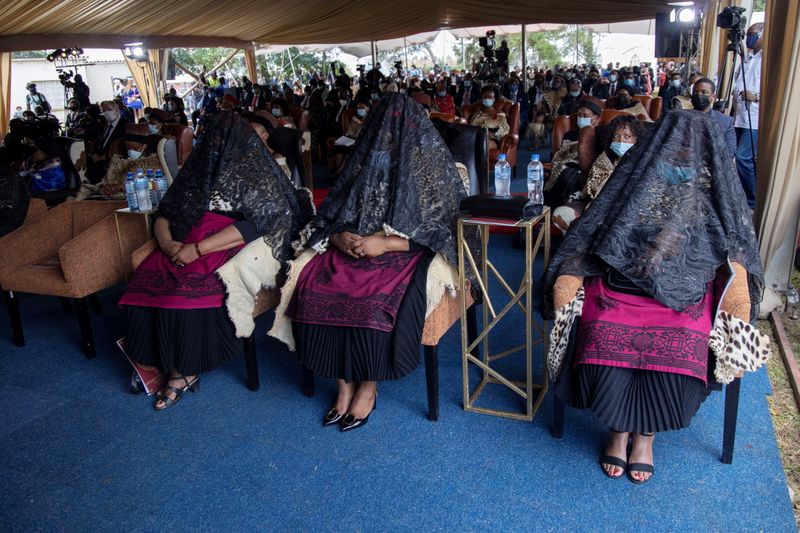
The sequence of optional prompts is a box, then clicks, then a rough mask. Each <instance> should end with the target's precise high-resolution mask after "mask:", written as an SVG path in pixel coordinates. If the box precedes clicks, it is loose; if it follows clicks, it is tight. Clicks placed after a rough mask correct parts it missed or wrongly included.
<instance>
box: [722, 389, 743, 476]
mask: <svg viewBox="0 0 800 533" xmlns="http://www.w3.org/2000/svg"><path fill="white" fill-rule="evenodd" d="M740 386H741V379H739V378H735V379H734V380H733V381H732V382H730V383H729V384H728V385H727V386H726V387H725V427H724V429H723V432H722V459H721V460H722V462H723V463H725V464H726V465H729V464H731V463H732V462H733V445H734V441H735V440H736V418H737V417H738V416H739V389H740Z"/></svg>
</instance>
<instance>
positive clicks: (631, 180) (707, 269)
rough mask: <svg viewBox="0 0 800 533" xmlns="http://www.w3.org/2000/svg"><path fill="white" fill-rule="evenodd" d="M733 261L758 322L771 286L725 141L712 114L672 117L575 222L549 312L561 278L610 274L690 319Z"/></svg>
mask: <svg viewBox="0 0 800 533" xmlns="http://www.w3.org/2000/svg"><path fill="white" fill-rule="evenodd" d="M728 260H730V261H733V262H738V263H740V264H741V265H742V266H743V267H744V268H745V269H746V270H747V272H748V274H749V279H748V282H749V286H750V300H751V302H752V308H751V318H752V317H754V316H755V314H756V313H757V309H758V303H759V302H760V301H761V297H762V294H763V287H764V277H763V274H762V269H761V261H760V258H759V254H758V244H757V242H756V234H755V230H754V229H753V222H752V218H751V214H750V210H749V209H748V208H747V204H746V202H745V197H744V193H743V192H742V187H741V185H740V182H739V178H738V176H737V174H736V168H735V167H734V164H733V161H732V159H731V157H730V154H729V153H728V151H727V148H726V146H725V142H724V136H723V135H722V132H721V131H720V130H719V128H718V127H717V125H716V124H715V122H714V120H713V119H710V118H709V115H707V114H705V113H701V112H699V111H694V110H686V111H674V112H670V113H669V114H667V115H666V116H665V117H664V119H663V120H662V121H661V123H660V124H659V125H658V127H657V128H656V129H655V131H654V132H653V133H652V135H651V136H650V138H649V139H647V140H645V141H644V142H642V141H640V142H638V143H636V145H635V146H634V147H633V148H631V149H630V151H629V152H628V153H627V154H626V155H625V157H624V158H623V159H622V160H621V161H620V163H619V164H618V165H617V167H616V169H615V170H614V173H613V174H612V175H611V177H610V178H609V179H608V182H606V185H605V187H603V190H602V191H601V192H600V194H599V195H598V197H597V198H596V199H595V200H594V201H593V202H592V203H591V204H590V205H589V207H588V208H587V209H586V211H585V212H584V213H583V216H581V217H580V218H578V219H577V220H576V221H575V222H573V224H572V226H571V227H570V229H569V231H568V232H567V234H566V236H565V237H564V241H563V242H562V244H561V246H560V248H559V250H558V252H557V253H556V254H555V256H554V257H553V260H552V262H551V263H550V266H549V267H548V269H547V272H546V273H545V279H544V288H545V298H543V312H544V314H545V316H552V312H553V309H552V301H553V300H552V291H553V284H554V283H555V280H556V278H557V277H558V276H560V275H564V274H571V275H581V276H597V275H603V274H605V273H606V272H607V271H608V270H609V267H611V268H613V269H616V270H617V271H618V272H619V273H621V274H622V275H624V276H625V277H627V278H628V279H630V280H631V281H632V282H633V283H634V284H636V285H637V286H638V287H639V288H640V289H642V290H643V291H645V292H646V293H647V294H649V295H650V296H652V297H653V298H655V299H657V300H658V301H660V302H661V303H663V304H664V305H666V306H667V307H670V308H672V309H675V310H678V311H681V310H683V309H685V308H686V307H687V306H689V305H691V304H693V303H696V302H697V301H699V300H700V298H701V297H702V295H703V294H704V292H705V290H706V283H707V282H708V281H710V280H711V279H713V278H714V277H715V276H716V273H717V269H718V268H719V267H720V266H722V265H724V264H725V263H726V262H727V261H728Z"/></svg>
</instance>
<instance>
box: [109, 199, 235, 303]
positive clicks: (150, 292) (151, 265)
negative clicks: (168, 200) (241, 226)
mask: <svg viewBox="0 0 800 533" xmlns="http://www.w3.org/2000/svg"><path fill="white" fill-rule="evenodd" d="M234 222H235V221H234V220H233V219H232V218H230V217H226V216H223V215H219V214H217V213H209V212H206V213H205V214H204V215H203V217H202V218H201V219H200V221H199V222H198V223H197V224H195V225H194V226H193V227H192V229H191V230H190V231H189V234H188V235H187V236H186V238H185V239H184V242H185V243H186V244H187V245H191V244H192V243H195V242H199V241H201V240H203V239H204V238H206V237H208V236H210V235H214V234H215V233H219V232H220V231H222V230H223V229H225V228H227V227H228V226H230V225H231V224H233V223H234ZM242 247H243V246H237V247H235V248H231V249H230V250H224V251H221V252H213V253H209V254H205V255H204V256H203V257H200V258H199V259H197V260H196V261H193V262H191V263H189V264H188V265H186V266H183V267H179V266H176V265H174V264H173V263H171V262H170V260H169V259H170V258H169V257H167V256H166V254H164V252H162V251H161V249H160V248H159V249H157V250H155V251H154V252H153V253H151V254H150V255H148V256H147V259H145V260H144V261H142V264H141V265H139V268H137V269H136V272H134V274H133V276H132V277H131V279H130V281H129V282H128V287H127V288H126V290H125V294H123V295H122V299H121V300H120V302H119V303H120V305H140V306H143V307H163V308H168V309H205V308H210V307H222V305H223V304H224V303H225V286H224V285H223V284H222V280H220V278H219V276H217V274H216V273H215V272H216V270H217V269H218V268H219V267H221V266H222V265H224V264H225V263H227V262H228V260H229V259H230V258H232V257H233V256H234V255H236V253H237V252H238V251H239V250H241V249H242Z"/></svg>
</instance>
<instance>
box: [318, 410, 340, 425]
mask: <svg viewBox="0 0 800 533" xmlns="http://www.w3.org/2000/svg"><path fill="white" fill-rule="evenodd" d="M342 418H344V414H343V413H340V412H339V411H337V410H336V408H335V407H331V410H330V411H328V412H327V413H326V414H325V416H323V417H322V425H323V426H332V425H334V424H338V423H339V421H340V420H341V419H342Z"/></svg>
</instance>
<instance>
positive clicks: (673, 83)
mask: <svg viewBox="0 0 800 533" xmlns="http://www.w3.org/2000/svg"><path fill="white" fill-rule="evenodd" d="M672 86H673V87H675V88H676V89H680V87H681V80H672Z"/></svg>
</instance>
